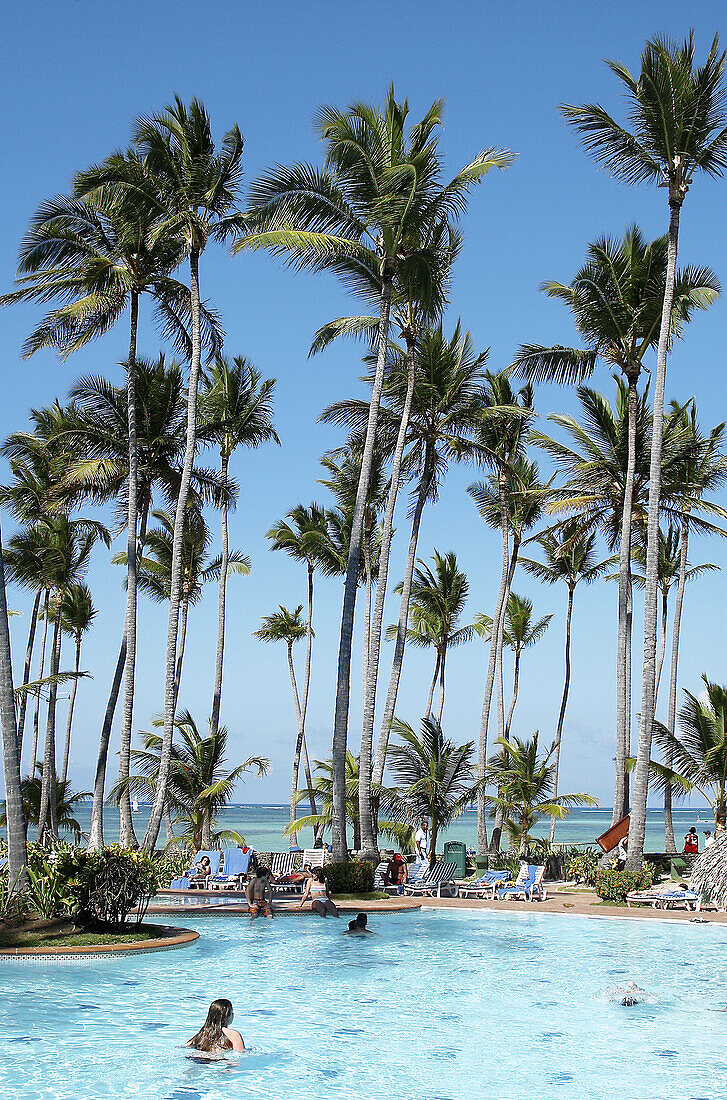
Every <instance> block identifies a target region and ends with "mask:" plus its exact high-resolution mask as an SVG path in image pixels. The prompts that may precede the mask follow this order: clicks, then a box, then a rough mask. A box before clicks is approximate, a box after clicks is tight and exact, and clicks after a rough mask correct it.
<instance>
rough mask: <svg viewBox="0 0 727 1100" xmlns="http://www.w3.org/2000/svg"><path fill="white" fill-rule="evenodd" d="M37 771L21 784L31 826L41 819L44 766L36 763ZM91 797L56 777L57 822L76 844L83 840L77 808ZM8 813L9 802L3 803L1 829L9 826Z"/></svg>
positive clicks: (0, 813)
mask: <svg viewBox="0 0 727 1100" xmlns="http://www.w3.org/2000/svg"><path fill="white" fill-rule="evenodd" d="M35 771H36V774H35V775H28V776H27V777H26V778H25V779H24V780H23V781H22V783H21V789H22V798H23V810H24V814H25V820H26V821H27V823H28V824H29V825H37V824H38V821H39V818H40V807H41V791H42V786H43V781H42V777H41V776H42V771H43V765H42V764H41V762H40V761H36V765H35ZM90 797H91V794H90V792H89V791H74V790H72V788H71V784H70V783H69V782H68V780H66V779H60V778H58V777H56V783H55V799H56V807H55V820H56V821H57V823H58V828H59V829H63V830H65V831H66V832H69V833H72V834H73V840H74V843H76V844H79V843H80V840H81V826H80V824H79V822H78V819H77V818H76V817H74V814H75V813H76V812H77V811H76V806H77V804H78V803H79V802H85V801H86V799H87V798H90ZM7 813H8V806H7V802H4V803H2V811H1V812H0V828H1V827H3V826H5V825H6V824H7V816H6V815H7Z"/></svg>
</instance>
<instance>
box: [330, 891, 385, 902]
mask: <svg viewBox="0 0 727 1100" xmlns="http://www.w3.org/2000/svg"><path fill="white" fill-rule="evenodd" d="M333 900H334V901H390V900H391V898H390V896H389V894H382V892H381V891H380V890H370V891H369V892H368V893H366V894H336V895H335V897H334V899H333Z"/></svg>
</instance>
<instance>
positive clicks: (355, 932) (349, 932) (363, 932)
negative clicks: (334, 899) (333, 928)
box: [343, 913, 373, 939]
mask: <svg viewBox="0 0 727 1100" xmlns="http://www.w3.org/2000/svg"><path fill="white" fill-rule="evenodd" d="M368 920H369V918H368V917H367V916H366V914H365V913H359V914H358V916H357V917H356V918H355V920H351V921H349V922H348V928H347V929H346V930H345V932H344V933H343V934H344V936H358V937H359V939H363V938H364V936H373V932H372V931H371V929H370V928H367V927H366V925H367V924H368Z"/></svg>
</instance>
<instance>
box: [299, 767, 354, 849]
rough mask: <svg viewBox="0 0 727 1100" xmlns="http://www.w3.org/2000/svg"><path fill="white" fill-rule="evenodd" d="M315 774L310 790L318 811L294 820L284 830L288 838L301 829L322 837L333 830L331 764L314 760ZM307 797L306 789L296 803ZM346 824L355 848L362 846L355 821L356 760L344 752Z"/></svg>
mask: <svg viewBox="0 0 727 1100" xmlns="http://www.w3.org/2000/svg"><path fill="white" fill-rule="evenodd" d="M314 772H316V773H317V775H316V776H315V778H314V780H313V787H312V788H311V790H312V791H313V795H314V797H315V800H316V803H317V805H318V812H317V813H315V814H306V815H304V816H302V817H296V819H295V821H291V822H290V823H289V824H288V825H286V827H285V829H284V830H283V831H284V833H285V834H286V835H287V836H293V835H297V834H298V833H299V832H300V830H301V829H316V830H320V833H321V835H324V834H325V833H326V832H327V831H328V830H329V829H332V828H333V764H332V763H331V761H330V760H316V761H315V762H314ZM306 798H310V791H309V790H301V791H298V796H297V801H298V802H301V801H302V800H303V799H306ZM346 823H347V824H348V825H350V826H351V831H352V833H353V846H354V848H355V849H357V848H358V847H359V846H360V844H361V830H360V828H359V818H358V760H357V759H356V757H355V756H354V755H353V753H352V752H347V753H346ZM347 854H348V853H347Z"/></svg>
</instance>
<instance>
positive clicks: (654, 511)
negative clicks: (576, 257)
mask: <svg viewBox="0 0 727 1100" xmlns="http://www.w3.org/2000/svg"><path fill="white" fill-rule="evenodd" d="M608 64H609V68H610V69H611V71H612V72H613V73H614V75H615V76H617V77H618V79H619V80H620V82H621V84H622V86H623V87H624V89H625V91H626V96H627V102H628V109H627V114H628V123H627V126H626V127H624V126H622V125H620V124H619V123H618V122H616V121H615V120H614V119H613V118H611V116H610V115H609V114H608V113H607V112H606V111H605V110H604V109H603V108H602V107H600V106H597V105H593V104H586V105H584V106H580V107H576V106H572V105H566V106H563V107H562V108H561V110H562V111H563V113H564V115H565V117H566V119H567V121H568V122H569V123H570V124H571V125H572V126H573V127H574V128H575V130H576V132H577V133H578V134H579V135H580V136H581V138H582V141H583V144H584V145H585V147H586V149H587V150H588V151H589V152H590V153H591V155H592V156H593V157H594V159H595V160H596V162H597V163H598V164H600V165H603V166H604V167H605V168H606V169H608V171H610V173H611V175H613V176H614V178H616V179H618V180H621V181H623V182H624V183H628V184H638V183H655V184H656V185H657V186H660V187H663V188H664V189H665V190H666V192H667V198H668V203H669V232H668V253H667V271H666V284H665V288H664V303H663V311H662V318H661V327H660V330H659V344H658V350H657V359H656V377H655V380H654V425H653V433H652V445H651V462H650V468H649V509H648V521H647V542H646V587H645V592H644V603H645V610H644V664H643V676H642V684H641V723H640V728H639V747H638V752H637V757H636V760H637V763H636V769H635V773H634V794H633V806H632V813H631V826H630V829H629V837H630V843H629V860H628V865H629V869H630V870H637V869H638V868H639V867H640V866H641V862H642V859H643V852H644V836H645V832H646V800H647V794H648V785H649V761H650V758H651V738H652V732H653V722H654V686H655V681H656V632H657V585H658V579H657V558H658V542H659V500H660V496H661V450H662V432H663V421H664V388H665V384H666V367H667V356H668V352H669V344H670V335H671V328H672V308H673V302H674V277H675V273H676V263H677V249H678V239H679V219H680V214H681V209H682V205H683V203H684V200H685V198H686V195H687V192H688V191H689V188H690V187H691V184H692V182H693V179H694V176H695V174H697V173H699V172H705V173H707V174H708V175H710V176H722V175H723V174H724V172H725V169H727V110H726V109H725V96H726V89H725V83H724V65H725V54H724V53H720V52H719V38H718V36H717V35H715V37H714V40H713V42H712V45H711V47H710V50H709V54H708V55H707V59H706V61H705V63H704V64H703V65H701V66H698V67H696V68H695V57H694V33H693V32H691V33H690V35H689V37H688V38H687V39H686V41H685V42H684V43H683V44H681V45H677V44H676V43H674V42H672V41H670V40H669V39H667V38H660V37H656V38H653V39H651V40H650V41H648V42H647V43H646V45H645V46H644V49H643V52H642V54H641V71H640V73H639V75H638V76H637V77H634V76H632V74H631V73H630V72H629V70H628V69H627V68H626V66H625V65H623V64H620V63H616V62H609V63H608ZM629 125H630V127H631V128H630V129H629V128H628V126H629Z"/></svg>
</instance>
